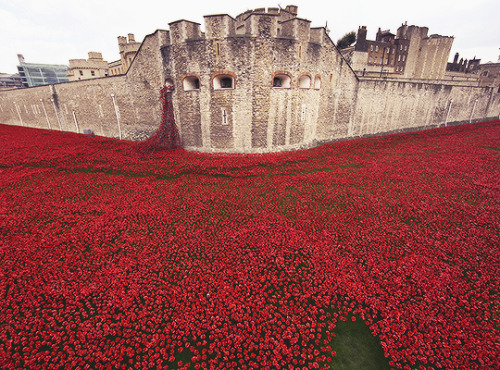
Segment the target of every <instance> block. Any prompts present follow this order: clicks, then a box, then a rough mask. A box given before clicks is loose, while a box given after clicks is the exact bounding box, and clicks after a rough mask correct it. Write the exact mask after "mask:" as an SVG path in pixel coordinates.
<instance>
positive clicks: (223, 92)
mask: <svg viewBox="0 0 500 370" xmlns="http://www.w3.org/2000/svg"><path fill="white" fill-rule="evenodd" d="M290 14H291V13H290ZM288 15H289V14H288V13H287V17H284V18H283V17H281V16H280V13H279V12H277V11H276V9H274V10H272V11H268V12H267V13H266V12H264V11H259V12H257V11H254V12H248V13H244V15H240V16H238V17H237V18H236V19H234V18H232V17H230V16H229V15H215V16H207V17H205V33H202V32H201V29H200V25H199V24H198V23H194V22H189V21H184V20H182V21H177V22H173V23H171V24H170V25H169V26H170V30H169V31H163V30H158V31H156V32H155V33H153V34H151V35H148V36H146V38H145V39H144V41H143V43H142V45H141V47H140V49H139V51H138V52H137V54H136V56H135V58H134V60H133V62H132V64H131V66H130V68H129V70H128V72H127V73H126V74H125V75H120V76H113V77H107V78H99V79H93V80H85V81H75V82H68V83H62V84H57V85H51V86H40V87H34V88H28V89H20V90H10V91H1V92H0V123H3V124H12V125H25V126H30V127H39V128H50V129H54V130H63V131H73V132H79V133H83V132H86V131H87V130H91V131H92V132H93V133H95V134H97V135H102V136H107V137H113V138H122V139H125V140H135V141H140V140H144V139H146V138H148V137H149V136H151V135H152V134H153V133H154V131H155V130H156V129H157V128H158V127H159V125H160V122H161V104H160V101H159V92H160V89H161V87H162V86H164V85H173V86H174V87H175V90H174V93H173V105H174V114H175V118H176V122H177V126H178V128H179V133H180V136H181V140H182V142H183V145H184V147H185V148H186V149H188V150H196V151H206V152H242V153H259V152H272V151H283V150H291V149H300V148H308V147H312V146H315V145H318V144H319V143H322V142H327V141H331V140H339V139H343V138H349V137H356V136H365V135H375V134H381V133H387V132H394V131H401V130H409V129H420V128H426V127H436V126H439V125H444V124H449V123H453V122H470V121H476V120H481V119H487V118H493V117H498V114H499V112H500V92H499V91H497V90H496V89H492V88H488V87H474V86H465V85H460V83H455V84H446V83H443V82H440V83H429V82H422V81H415V80H408V79H405V80H402V79H399V80H395V79H382V78H368V77H357V76H356V74H355V73H354V72H353V70H352V68H351V66H350V65H349V64H348V63H347V62H346V61H345V59H344V58H343V57H342V55H341V54H340V53H339V51H338V50H337V48H336V47H335V45H334V44H333V42H332V41H331V39H330V38H329V36H328V34H327V33H326V32H325V29H324V28H311V27H310V22H309V21H307V20H304V19H300V18H290V17H288ZM282 19H286V20H282ZM431 39H432V38H431ZM433 58H434V59H435V58H437V57H433ZM415 68H417V66H413V67H412V69H413V70H415ZM276 78H279V79H281V82H280V84H279V85H276V84H275V79H276ZM228 80H229V81H230V84H229V85H227V81H228Z"/></svg>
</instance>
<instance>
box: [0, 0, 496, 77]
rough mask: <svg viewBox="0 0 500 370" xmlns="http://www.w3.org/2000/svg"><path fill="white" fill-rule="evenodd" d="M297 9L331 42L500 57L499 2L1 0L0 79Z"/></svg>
mask: <svg viewBox="0 0 500 370" xmlns="http://www.w3.org/2000/svg"><path fill="white" fill-rule="evenodd" d="M278 4H279V5H281V6H282V7H283V8H284V7H285V6H286V5H287V4H293V5H298V7H299V17H301V18H306V19H309V20H310V21H312V26H313V27H321V26H324V25H325V24H326V22H328V28H329V29H330V37H331V38H332V40H333V41H334V42H336V41H337V40H338V39H339V38H340V37H341V36H342V35H344V34H345V33H347V32H349V31H352V30H357V29H358V26H360V25H366V26H367V27H368V39H375V33H376V31H377V29H378V27H381V28H382V29H390V30H391V31H393V32H394V33H395V31H396V30H397V28H398V27H399V26H400V25H401V24H402V23H404V22H405V21H407V22H408V24H409V25H412V24H414V25H418V26H427V27H429V34H433V33H437V34H440V35H444V36H454V37H455V40H454V43H453V48H452V51H451V54H450V59H453V55H454V54H455V52H459V53H460V56H461V57H464V59H470V58H473V57H474V56H476V57H478V58H481V60H482V63H486V62H488V61H492V62H497V61H498V56H499V54H500V50H499V48H500V1H498V0H444V1H441V0H418V1H415V0H413V1H408V2H406V1H401V0H400V1H393V0H385V1H373V0H370V1H367V0H349V1H347V0H343V1H342V0H341V1H338V0H337V1H334V0H329V1H328V0H326V1H325V0H323V1H317V0H304V1H303V0H295V1H290V2H289V3H288V2H283V1H281V0H278V1H262V0H256V1H247V0H243V1H235V0H233V1H227V0H225V1H222V0H211V1H198V0H196V1H193V0H191V1H190V0H187V1H182V0H180V1H171V0H162V1H156V0H136V1H129V0H120V1H115V0H0V45H1V48H0V50H1V54H0V72H3V73H15V72H17V68H16V66H17V64H18V60H17V54H18V53H19V54H23V55H24V57H25V59H26V62H28V63H49V64H66V65H67V64H68V60H69V59H83V58H87V57H88V56H87V53H88V52H89V51H100V52H102V53H103V57H104V59H105V60H107V61H108V62H111V61H114V60H117V59H119V54H118V45H117V39H116V37H117V36H120V35H123V36H126V35H127V34H128V33H134V34H135V38H136V40H137V41H142V39H143V38H144V36H145V35H147V34H150V33H153V32H154V31H155V30H156V29H168V23H170V22H173V21H176V20H179V19H187V20H190V21H194V22H199V23H201V24H202V29H203V27H204V26H203V16H204V15H210V14H229V15H231V16H233V17H235V16H236V15H238V14H239V13H242V12H244V11H245V10H247V9H255V8H260V7H276V6H278Z"/></svg>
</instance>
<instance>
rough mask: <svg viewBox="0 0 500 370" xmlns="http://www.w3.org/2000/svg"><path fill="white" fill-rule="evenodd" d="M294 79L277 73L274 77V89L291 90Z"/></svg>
mask: <svg viewBox="0 0 500 370" xmlns="http://www.w3.org/2000/svg"><path fill="white" fill-rule="evenodd" d="M291 82H292V79H291V78H290V76H288V75H286V74H284V73H277V74H275V75H274V77H273V87H276V88H280V87H281V88H285V89H289V88H290V85H291Z"/></svg>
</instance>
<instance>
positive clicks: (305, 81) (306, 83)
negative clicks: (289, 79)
mask: <svg viewBox="0 0 500 370" xmlns="http://www.w3.org/2000/svg"><path fill="white" fill-rule="evenodd" d="M299 87H300V88H301V89H310V88H311V76H309V75H302V76H300V78H299Z"/></svg>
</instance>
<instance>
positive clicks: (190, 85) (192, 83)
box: [182, 76, 200, 91]
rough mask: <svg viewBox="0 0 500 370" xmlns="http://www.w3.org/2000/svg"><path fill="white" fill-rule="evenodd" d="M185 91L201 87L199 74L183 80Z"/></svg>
mask: <svg viewBox="0 0 500 370" xmlns="http://www.w3.org/2000/svg"><path fill="white" fill-rule="evenodd" d="M182 86H183V87H184V91H192V90H199V89H200V79H199V78H198V76H186V77H184V79H183V80H182Z"/></svg>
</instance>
